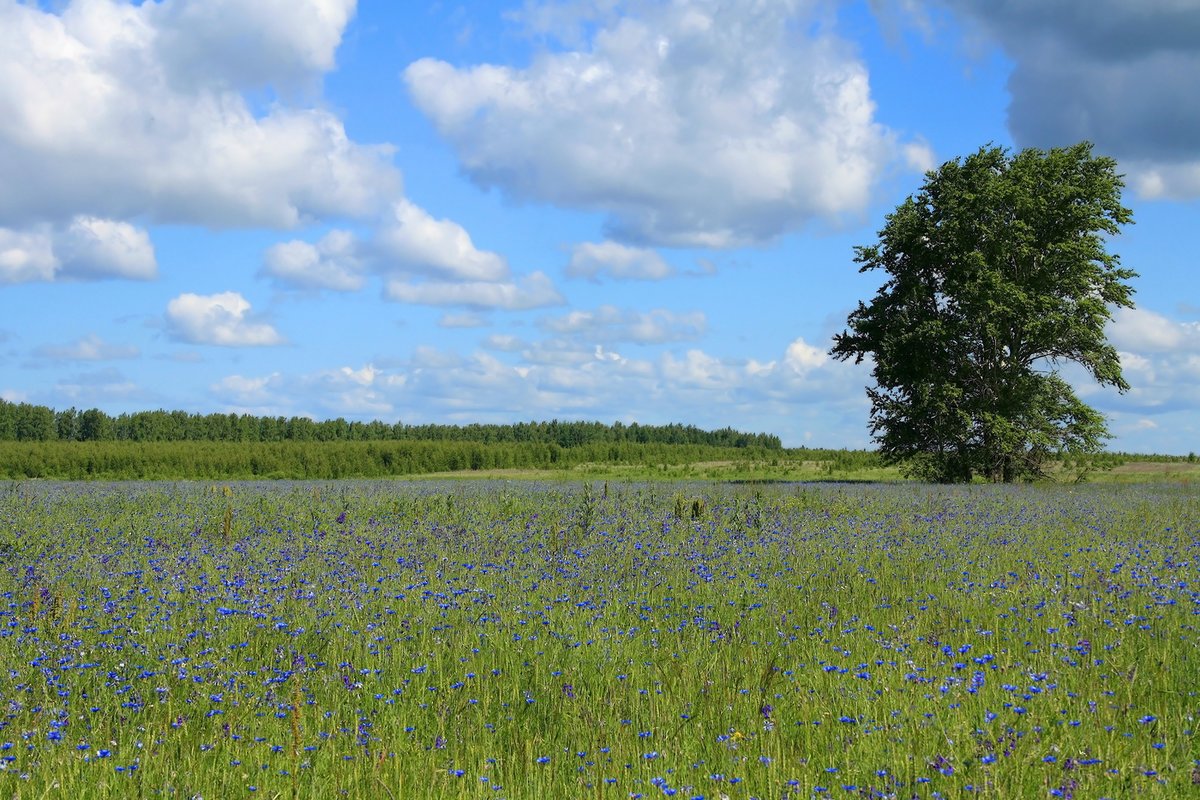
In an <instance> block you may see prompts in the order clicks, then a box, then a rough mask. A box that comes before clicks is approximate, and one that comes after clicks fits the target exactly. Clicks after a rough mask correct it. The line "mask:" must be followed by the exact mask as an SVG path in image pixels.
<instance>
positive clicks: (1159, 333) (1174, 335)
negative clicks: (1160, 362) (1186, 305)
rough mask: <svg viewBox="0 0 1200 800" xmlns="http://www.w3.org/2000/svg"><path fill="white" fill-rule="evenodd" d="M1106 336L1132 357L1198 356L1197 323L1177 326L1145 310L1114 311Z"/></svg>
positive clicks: (1199, 339)
mask: <svg viewBox="0 0 1200 800" xmlns="http://www.w3.org/2000/svg"><path fill="white" fill-rule="evenodd" d="M1108 333H1109V337H1110V338H1111V339H1112V342H1113V344H1114V345H1116V346H1117V347H1119V348H1120V349H1122V350H1126V351H1129V352H1131V353H1140V354H1147V353H1177V352H1191V353H1200V322H1176V321H1174V320H1171V319H1168V318H1166V317H1164V316H1162V315H1161V314H1158V313H1155V312H1153V311H1149V310H1147V309H1142V308H1119V309H1117V310H1116V312H1115V313H1114V314H1113V321H1112V323H1111V324H1110V325H1109V329H1108Z"/></svg>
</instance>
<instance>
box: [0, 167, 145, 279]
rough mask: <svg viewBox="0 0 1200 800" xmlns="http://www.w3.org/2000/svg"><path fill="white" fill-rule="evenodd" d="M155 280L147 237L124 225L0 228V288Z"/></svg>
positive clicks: (96, 222) (79, 221)
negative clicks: (55, 282) (2, 285)
mask: <svg viewBox="0 0 1200 800" xmlns="http://www.w3.org/2000/svg"><path fill="white" fill-rule="evenodd" d="M0 158H3V156H0ZM0 191H3V190H2V189H0ZM157 274H158V262H157V260H156V258H155V255H154V246H153V245H152V244H151V243H150V237H149V235H148V234H147V233H146V231H144V230H142V229H141V228H137V227H134V226H133V225H130V224H129V223H127V222H118V221H115V220H109V219H100V218H98V217H87V216H77V217H75V218H74V219H72V220H70V221H69V222H68V223H66V224H59V225H52V224H49V223H39V224H34V225H30V226H28V227H26V228H24V229H13V228H4V227H0V283H26V282H29V281H53V280H99V279H104V278H124V279H129V280H150V279H152V278H154V277H155V276H156V275H157Z"/></svg>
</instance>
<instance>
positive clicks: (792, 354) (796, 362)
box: [783, 339, 829, 375]
mask: <svg viewBox="0 0 1200 800" xmlns="http://www.w3.org/2000/svg"><path fill="white" fill-rule="evenodd" d="M827 349H828V348H824V347H814V346H813V345H811V344H809V343H808V342H806V341H804V339H796V340H795V341H794V342H792V343H791V344H789V345H788V347H787V352H786V353H785V354H784V357H783V363H784V364H786V365H787V366H788V368H790V369H791V370H792V371H794V372H798V373H800V374H802V375H803V374H804V373H807V372H809V371H810V370H814V369H819V368H820V367H823V366H824V365H825V364H826V362H828V361H829V354H828V352H826V351H827Z"/></svg>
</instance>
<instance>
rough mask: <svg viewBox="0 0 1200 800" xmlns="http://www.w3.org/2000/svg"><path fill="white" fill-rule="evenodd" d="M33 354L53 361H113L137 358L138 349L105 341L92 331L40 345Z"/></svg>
mask: <svg viewBox="0 0 1200 800" xmlns="http://www.w3.org/2000/svg"><path fill="white" fill-rule="evenodd" d="M33 354H34V355H35V356H37V357H38V358H45V359H51V360H55V361H113V360H117V359H123V358H137V356H138V349H137V348H136V347H134V346H133V345H123V344H113V343H110V342H106V341H104V340H103V339H101V338H100V337H99V336H97V335H96V334H94V333H89V334H88V335H87V336H84V337H83V338H82V339H78V340H76V341H74V342H72V343H70V344H66V345H42V346H41V347H38V348H35V349H34V351H33Z"/></svg>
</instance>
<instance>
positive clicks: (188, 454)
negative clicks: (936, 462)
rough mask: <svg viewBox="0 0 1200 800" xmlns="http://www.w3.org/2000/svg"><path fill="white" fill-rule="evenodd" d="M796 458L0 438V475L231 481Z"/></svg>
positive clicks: (766, 453)
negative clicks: (12, 440)
mask: <svg viewBox="0 0 1200 800" xmlns="http://www.w3.org/2000/svg"><path fill="white" fill-rule="evenodd" d="M780 456H783V457H784V458H797V457H799V454H797V453H796V452H795V451H778V450H773V449H768V448H763V447H749V448H745V447H710V446H706V445H687V444H682V445H681V444H639V443H633V442H624V443H608V444H583V445H577V446H575V447H569V448H566V447H560V446H558V445H557V444H553V443H550V444H544V443H532V442H523V443H511V442H510V443H492V444H484V443H480V442H454V441H442V442H432V441H412V442H397V441H380V442H345V441H334V442H128V441H126V442H115V441H114V442H58V441H48V442H0V479H3V480H23V479H26V478H49V479H58V480H129V479H142V480H154V479H171V480H238V479H254V478H294V479H305V478H307V479H335V478H382V477H389V476H401V475H424V474H429V473H435V472H458V471H472V470H490V469H530V470H540V469H547V470H549V469H569V468H571V467H575V466H579V465H585V464H605V465H632V466H645V467H657V466H659V465H670V466H678V465H683V464H696V463H701V462H706V461H719V460H727V461H734V460H747V461H752V460H758V461H762V460H766V459H772V458H779V457H780Z"/></svg>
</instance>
